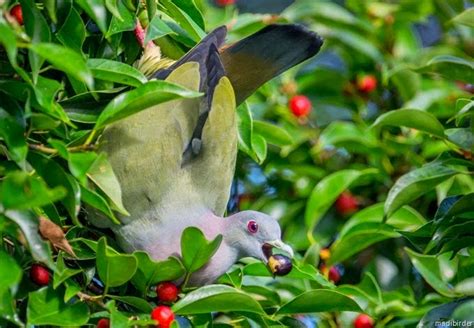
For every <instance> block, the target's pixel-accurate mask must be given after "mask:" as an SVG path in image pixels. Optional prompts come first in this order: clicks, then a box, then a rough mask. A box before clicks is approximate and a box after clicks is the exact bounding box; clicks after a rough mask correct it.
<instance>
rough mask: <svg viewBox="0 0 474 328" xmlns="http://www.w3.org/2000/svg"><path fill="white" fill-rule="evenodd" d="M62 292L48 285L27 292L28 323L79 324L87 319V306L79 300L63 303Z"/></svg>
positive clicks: (83, 323) (84, 322)
mask: <svg viewBox="0 0 474 328" xmlns="http://www.w3.org/2000/svg"><path fill="white" fill-rule="evenodd" d="M62 299H63V293H62V292H61V291H59V290H53V289H52V288H50V287H45V288H42V289H39V290H37V291H35V292H31V293H29V294H28V308H27V312H26V315H27V319H28V324H30V325H53V326H78V325H79V326H81V325H85V324H86V323H87V322H88V321H89V307H88V306H87V304H85V303H81V302H75V303H72V302H68V303H67V304H65V303H63V301H62Z"/></svg>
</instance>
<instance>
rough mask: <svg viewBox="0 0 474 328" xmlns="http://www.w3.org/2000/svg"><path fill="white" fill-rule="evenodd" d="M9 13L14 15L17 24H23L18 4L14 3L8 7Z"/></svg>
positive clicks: (21, 12)
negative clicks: (10, 7)
mask: <svg viewBox="0 0 474 328" xmlns="http://www.w3.org/2000/svg"><path fill="white" fill-rule="evenodd" d="M10 15H12V16H13V17H15V19H16V21H17V22H18V24H20V25H23V11H22V10H21V6H20V5H14V6H13V7H12V9H10Z"/></svg>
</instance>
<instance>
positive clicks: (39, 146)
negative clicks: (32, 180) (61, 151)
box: [28, 144, 95, 155]
mask: <svg viewBox="0 0 474 328" xmlns="http://www.w3.org/2000/svg"><path fill="white" fill-rule="evenodd" d="M28 147H29V148H30V149H33V150H38V151H40V152H42V153H45V154H51V155H55V154H57V153H58V150H57V149H54V148H49V147H46V146H44V145H42V144H29V145H28ZM94 149H95V146H94V145H89V144H87V145H86V144H84V145H80V146H74V147H68V148H67V150H68V151H69V152H71V153H74V152H80V151H86V150H94Z"/></svg>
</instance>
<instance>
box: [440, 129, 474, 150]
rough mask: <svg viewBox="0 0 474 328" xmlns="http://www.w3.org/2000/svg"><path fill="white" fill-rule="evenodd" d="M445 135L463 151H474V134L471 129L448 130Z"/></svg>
mask: <svg viewBox="0 0 474 328" xmlns="http://www.w3.org/2000/svg"><path fill="white" fill-rule="evenodd" d="M445 133H446V136H447V137H448V140H449V141H451V142H452V143H453V144H455V145H457V146H459V147H461V148H462V149H465V150H467V151H471V150H472V149H474V134H473V132H472V130H471V129H470V128H455V129H447V130H446V132H445Z"/></svg>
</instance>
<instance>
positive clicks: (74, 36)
mask: <svg viewBox="0 0 474 328" xmlns="http://www.w3.org/2000/svg"><path fill="white" fill-rule="evenodd" d="M56 37H57V38H58V40H59V41H60V42H61V43H62V44H63V45H64V46H66V47H68V48H71V49H73V50H74V51H76V52H78V53H81V52H82V45H83V43H84V40H85V39H86V28H85V26H84V22H83V21H82V18H81V16H80V15H79V13H78V12H77V10H76V9H74V8H73V7H71V9H70V11H69V13H68V15H67V17H66V19H65V21H64V23H63V24H62V25H61V27H60V28H59V29H58V31H57V32H56Z"/></svg>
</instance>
